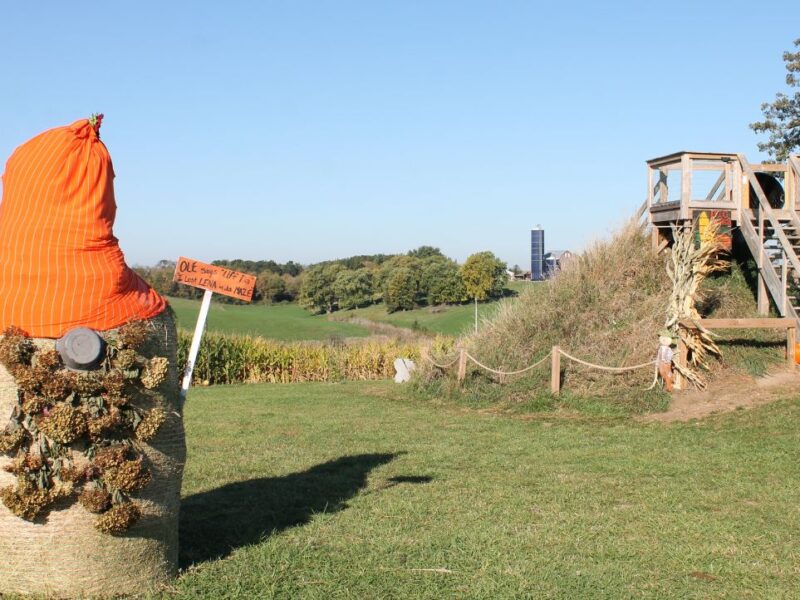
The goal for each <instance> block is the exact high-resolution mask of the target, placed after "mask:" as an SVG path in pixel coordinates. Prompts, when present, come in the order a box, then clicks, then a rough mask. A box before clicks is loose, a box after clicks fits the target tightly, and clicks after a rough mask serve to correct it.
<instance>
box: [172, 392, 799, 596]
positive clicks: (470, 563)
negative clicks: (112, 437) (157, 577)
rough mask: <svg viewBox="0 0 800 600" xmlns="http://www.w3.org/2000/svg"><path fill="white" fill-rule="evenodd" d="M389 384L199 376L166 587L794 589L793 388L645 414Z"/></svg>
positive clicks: (279, 592) (282, 590)
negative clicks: (177, 563) (209, 380)
mask: <svg viewBox="0 0 800 600" xmlns="http://www.w3.org/2000/svg"><path fill="white" fill-rule="evenodd" d="M402 393H403V391H402V390H401V389H400V388H399V387H397V386H395V385H394V384H392V383H383V382H381V383H346V384H295V385H258V386H257V385H252V386H231V387H212V388H198V389H193V390H192V391H191V392H190V395H189V398H188V403H187V406H186V427H187V431H188V444H189V460H188V464H187V468H186V475H185V480H184V490H183V493H184V500H183V507H182V513H181V555H182V560H183V563H184V566H187V567H188V568H187V570H186V571H185V572H184V574H183V575H182V576H181V577H180V578H179V580H178V581H177V582H176V584H175V586H174V589H173V590H171V591H168V592H165V593H164V594H163V595H162V597H175V598H273V597H277V598H319V599H327V598H431V599H434V598H435V599H440V598H570V599H573V598H613V599H617V598H681V599H682V598H734V597H735V598H790V597H797V590H798V589H800V551H798V547H797V539H798V537H799V536H800V467H798V463H797V448H798V447H799V445H800V402H799V401H798V400H797V399H793V400H792V399H790V400H786V401H783V402H779V403H776V404H773V405H770V406H766V407H763V408H760V409H757V410H753V411H739V412H736V413H732V414H729V415H727V416H719V417H714V418H711V419H709V420H707V421H703V422H698V423H689V424H672V425H663V424H650V425H642V424H637V423H635V422H632V421H628V420H623V419H610V420H599V419H585V418H584V419H581V418H565V417H561V418H558V417H556V416H554V415H552V414H549V415H546V416H542V417H541V418H538V419H533V420H521V419H513V418H510V417H507V416H497V415H492V414H487V413H481V412H474V411H465V410H461V409H457V408H456V407H450V406H447V405H440V406H434V405H432V404H430V403H423V402H420V401H415V400H407V399H404V398H402V397H400V395H401V394H402Z"/></svg>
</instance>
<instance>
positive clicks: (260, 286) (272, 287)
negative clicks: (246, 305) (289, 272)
mask: <svg viewBox="0 0 800 600" xmlns="http://www.w3.org/2000/svg"><path fill="white" fill-rule="evenodd" d="M256 291H257V293H258V297H257V298H254V300H256V301H257V302H263V303H264V304H272V303H273V302H280V301H281V300H282V299H283V297H284V295H285V294H286V282H285V281H284V280H283V278H282V277H281V276H280V275H278V274H277V273H274V272H273V271H262V272H261V273H259V274H258V276H257V277H256Z"/></svg>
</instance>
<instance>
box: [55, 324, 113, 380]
mask: <svg viewBox="0 0 800 600" xmlns="http://www.w3.org/2000/svg"><path fill="white" fill-rule="evenodd" d="M105 348H106V342H105V340H104V339H103V338H101V337H100V336H99V335H98V333H97V332H96V331H94V330H92V329H89V328H88V327H77V328H76V329H72V330H70V331H68V332H67V333H65V334H64V336H63V337H62V338H60V339H58V340H56V350H58V353H59V354H60V355H61V360H63V361H64V364H65V365H67V367H68V368H70V369H75V370H78V371H91V370H92V369H96V368H97V367H99V366H100V363H101V362H102V361H103V356H104V355H105Z"/></svg>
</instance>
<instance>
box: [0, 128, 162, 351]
mask: <svg viewBox="0 0 800 600" xmlns="http://www.w3.org/2000/svg"><path fill="white" fill-rule="evenodd" d="M113 179H114V170H113V167H112V165H111V157H110V156H109V154H108V150H107V149H106V147H105V145H104V144H103V143H102V142H101V141H100V139H99V137H98V135H97V132H96V130H95V128H94V127H93V126H92V125H91V124H90V123H89V121H88V120H86V119H83V120H80V121H76V122H75V123H73V124H72V125H69V126H66V127H57V128H55V129H51V130H49V131H46V132H44V133H42V134H40V135H38V136H36V137H35V138H33V139H32V140H30V141H28V142H26V143H25V144H23V145H22V146H20V147H19V148H17V149H16V150H15V151H14V153H13V154H12V155H11V158H9V159H8V162H7V163H6V169H5V173H4V174H3V201H2V204H0V328H2V329H5V328H6V327H8V326H11V325H15V326H17V327H20V328H21V329H23V330H24V331H26V332H27V333H28V334H29V335H31V336H33V337H46V338H56V337H61V336H62V335H63V334H64V333H66V332H67V331H69V330H70V329H72V328H74V327H81V326H83V327H91V328H92V329H96V330H98V331H105V330H108V329H113V328H115V327H118V326H120V325H122V324H124V323H127V322H128V321H130V320H131V319H148V318H151V317H154V316H155V315H157V314H159V313H161V312H162V311H163V310H164V309H165V308H166V301H165V300H164V299H163V298H162V297H161V296H159V295H158V294H157V293H156V292H155V291H154V290H153V289H152V288H150V286H149V285H147V283H145V282H144V281H143V280H142V279H141V278H140V277H139V276H138V275H137V274H136V273H135V272H134V271H132V270H131V269H130V268H128V266H127V265H126V264H125V257H124V256H123V255H122V251H121V250H120V248H119V245H118V243H117V238H115V237H114V234H113V231H112V228H113V225H114V218H115V215H116V210H117V205H116V202H115V200H114V184H113Z"/></svg>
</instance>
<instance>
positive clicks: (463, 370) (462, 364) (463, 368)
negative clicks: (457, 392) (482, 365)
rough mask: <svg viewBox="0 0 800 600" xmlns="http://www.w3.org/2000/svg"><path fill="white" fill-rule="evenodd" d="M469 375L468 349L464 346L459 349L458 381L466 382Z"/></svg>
mask: <svg viewBox="0 0 800 600" xmlns="http://www.w3.org/2000/svg"><path fill="white" fill-rule="evenodd" d="M466 377H467V351H466V350H464V348H459V350H458V383H459V384H461V383H463V382H464V379H466Z"/></svg>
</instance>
